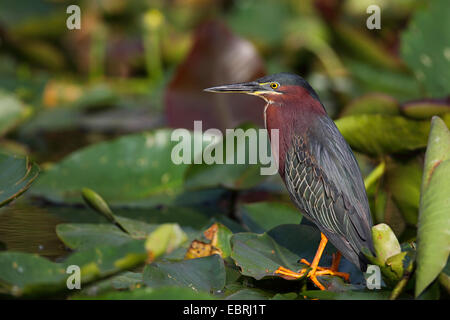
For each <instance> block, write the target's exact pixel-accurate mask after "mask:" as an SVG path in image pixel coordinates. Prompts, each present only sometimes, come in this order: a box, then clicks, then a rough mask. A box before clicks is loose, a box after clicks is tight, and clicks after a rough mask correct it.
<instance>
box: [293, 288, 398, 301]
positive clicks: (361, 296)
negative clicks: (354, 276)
mask: <svg viewBox="0 0 450 320" xmlns="http://www.w3.org/2000/svg"><path fill="white" fill-rule="evenodd" d="M301 294H302V295H304V296H306V297H308V298H312V299H321V300H388V299H389V295H390V292H389V291H381V290H376V291H371V290H365V291H345V292H333V291H319V290H311V291H303V292H302V293H301Z"/></svg>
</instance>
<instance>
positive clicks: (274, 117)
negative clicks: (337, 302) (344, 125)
mask: <svg viewBox="0 0 450 320" xmlns="http://www.w3.org/2000/svg"><path fill="white" fill-rule="evenodd" d="M205 91H208V92H227V93H246V94H251V95H256V96H258V97H261V98H263V99H264V100H265V101H266V102H267V104H266V107H265V110H264V119H265V125H266V129H268V131H269V133H271V129H278V130H279V144H278V148H279V149H278V150H279V152H278V164H279V166H278V167H279V174H280V176H281V177H282V179H283V181H284V183H285V185H286V188H287V190H288V192H289V195H290V198H291V200H292V201H293V202H294V203H295V205H296V206H297V207H298V208H299V209H300V210H301V211H302V212H303V214H304V216H305V217H306V218H307V219H309V220H310V221H312V222H313V223H314V224H315V225H316V226H317V227H318V228H319V230H320V232H321V241H320V244H319V248H318V249H317V252H316V255H315V257H314V259H313V261H312V262H311V263H309V262H308V261H306V260H305V259H302V260H301V262H302V263H305V264H306V265H308V266H309V267H310V269H309V270H310V271H309V272H308V273H307V274H306V276H307V277H309V278H310V279H311V280H312V281H313V282H314V284H315V285H316V286H317V287H319V288H320V289H321V290H324V289H325V288H324V286H323V285H322V284H321V283H320V282H319V281H318V280H317V276H321V275H337V276H340V277H343V278H345V279H346V280H348V274H346V273H343V272H338V266H339V261H340V258H341V253H342V255H344V257H345V258H347V260H349V261H350V262H352V263H353V264H355V265H356V266H358V267H359V268H360V269H361V270H362V271H365V270H366V268H367V260H366V258H365V256H364V254H363V253H362V249H363V248H367V249H368V250H370V251H371V252H372V253H373V252H374V248H373V242H372V234H371V227H372V218H371V214H370V209H369V203H368V200H367V195H366V190H365V188H364V181H363V178H362V175H361V171H360V170H359V167H358V163H357V162H356V159H355V156H354V155H353V153H352V150H351V149H350V146H349V145H348V144H347V142H346V141H345V139H344V137H343V136H342V135H341V133H340V132H339V130H338V128H337V127H336V125H335V124H334V122H333V120H331V119H330V118H329V117H328V115H327V112H326V111H325V108H324V106H323V104H322V103H321V102H320V100H319V97H318V95H317V94H316V92H315V91H314V89H313V88H312V87H311V86H310V85H309V84H308V82H306V80H304V79H303V78H302V77H300V76H298V75H295V74H291V73H278V74H274V75H270V76H266V77H263V78H260V79H258V80H256V81H252V82H246V83H237V84H230V85H223V86H218V87H212V88H208V89H205ZM269 137H270V140H271V145H272V149H274V141H272V137H271V135H270V134H269ZM328 240H330V241H331V243H332V244H333V245H334V246H335V247H336V248H337V249H338V251H339V252H338V253H337V254H336V255H333V262H332V264H331V267H329V268H324V267H319V266H318V264H319V260H320V258H321V256H322V253H323V250H324V249H325V246H326V244H327V242H328ZM305 270H307V269H303V270H300V271H298V272H294V271H291V270H289V269H286V268H284V267H283V266H280V267H279V268H278V269H277V270H276V271H275V273H276V274H279V275H281V276H282V277H284V278H286V279H298V278H301V277H303V276H305Z"/></svg>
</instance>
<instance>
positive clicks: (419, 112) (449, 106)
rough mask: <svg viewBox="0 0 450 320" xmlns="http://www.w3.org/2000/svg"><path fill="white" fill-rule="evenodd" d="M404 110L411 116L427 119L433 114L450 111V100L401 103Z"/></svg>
mask: <svg viewBox="0 0 450 320" xmlns="http://www.w3.org/2000/svg"><path fill="white" fill-rule="evenodd" d="M400 108H401V110H402V112H403V113H404V114H405V115H407V116H408V117H411V118H416V119H427V118H431V117H432V116H441V115H443V114H445V113H449V112H450V100H449V99H447V100H443V99H441V100H438V99H427V100H416V101H410V102H406V103H404V104H402V105H401V107H400Z"/></svg>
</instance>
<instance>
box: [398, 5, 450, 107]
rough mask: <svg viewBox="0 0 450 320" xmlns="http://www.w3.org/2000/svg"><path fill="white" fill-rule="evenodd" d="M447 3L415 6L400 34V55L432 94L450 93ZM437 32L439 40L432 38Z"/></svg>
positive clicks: (449, 34)
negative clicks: (417, 7)
mask: <svg viewBox="0 0 450 320" xmlns="http://www.w3.org/2000/svg"><path fill="white" fill-rule="evenodd" d="M449 30H450V3H449V2H448V1H446V0H436V1H432V2H430V3H429V4H428V6H427V8H425V9H423V10H417V12H415V14H414V15H413V17H412V18H411V20H410V22H409V25H408V29H407V30H406V31H405V32H404V33H403V34H402V37H401V50H400V52H401V56H402V57H403V59H404V60H405V62H406V63H407V64H408V66H409V67H410V68H411V69H412V70H413V71H414V72H415V75H416V78H417V80H419V81H420V83H421V84H422V85H423V86H424V88H425V89H426V90H427V92H428V94H429V95H430V96H431V97H434V98H440V97H445V96H447V95H448V94H449V93H450V87H449V85H448V84H449V82H450V48H449V46H448V44H449V43H450V31H449ZM436 34H439V37H440V41H434V39H433V38H434V36H435V35H436Z"/></svg>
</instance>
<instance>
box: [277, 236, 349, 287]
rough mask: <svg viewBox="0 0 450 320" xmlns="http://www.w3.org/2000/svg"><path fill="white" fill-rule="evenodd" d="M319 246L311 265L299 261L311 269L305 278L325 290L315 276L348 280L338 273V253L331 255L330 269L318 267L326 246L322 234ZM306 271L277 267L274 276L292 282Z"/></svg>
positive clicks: (341, 273)
mask: <svg viewBox="0 0 450 320" xmlns="http://www.w3.org/2000/svg"><path fill="white" fill-rule="evenodd" d="M320 236H321V239H320V244H319V248H318V249H317V252H316V255H315V256H314V259H313V261H312V263H309V262H308V261H306V260H305V259H301V260H300V262H301V263H304V264H306V265H308V266H310V267H311V271H309V272H308V274H307V277H308V278H310V279H311V281H312V282H313V283H314V284H315V285H316V286H317V287H318V288H319V289H320V290H325V287H324V286H323V285H322V284H321V283H320V282H319V280H317V276H323V275H333V276H338V277H343V278H344V279H345V280H347V281H348V280H349V274H348V273H344V272H338V271H337V270H338V267H339V263H340V261H341V254H340V253H339V252H338V253H337V254H336V255H333V262H332V264H331V267H330V268H324V267H319V261H320V258H321V257H322V254H323V250H324V249H325V246H326V245H327V242H328V239H327V237H325V235H324V234H323V233H321V234H320ZM306 270H307V269H303V270H300V271H299V272H294V271H292V270H289V269H287V268H284V267H281V266H280V267H279V268H278V269H277V270H275V274H280V275H281V276H282V277H283V278H285V279H287V280H293V279H299V278H302V277H304V276H305V273H306Z"/></svg>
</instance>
